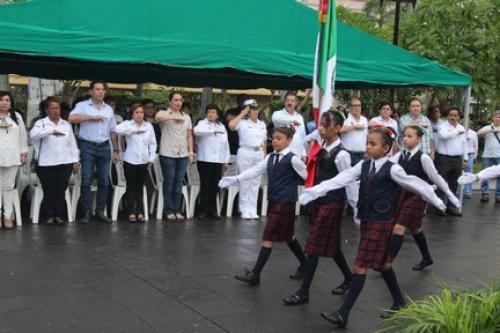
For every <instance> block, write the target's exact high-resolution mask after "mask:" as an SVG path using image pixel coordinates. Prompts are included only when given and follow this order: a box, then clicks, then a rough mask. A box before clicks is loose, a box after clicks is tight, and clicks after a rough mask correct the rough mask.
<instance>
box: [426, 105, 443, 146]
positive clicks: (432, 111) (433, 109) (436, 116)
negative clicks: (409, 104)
mask: <svg viewBox="0 0 500 333" xmlns="http://www.w3.org/2000/svg"><path fill="white" fill-rule="evenodd" d="M427 119H429V122H430V127H431V128H432V140H433V141H434V146H436V145H437V141H438V140H439V137H438V135H437V132H438V128H439V125H441V123H442V122H443V121H444V120H442V119H441V110H440V109H439V106H437V105H431V106H429V107H428V108H427ZM427 130H429V129H427Z"/></svg>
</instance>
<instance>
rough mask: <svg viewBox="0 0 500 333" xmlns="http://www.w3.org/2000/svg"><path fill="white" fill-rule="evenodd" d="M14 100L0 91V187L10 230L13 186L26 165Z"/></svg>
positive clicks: (25, 140) (23, 136) (24, 139)
mask: <svg viewBox="0 0 500 333" xmlns="http://www.w3.org/2000/svg"><path fill="white" fill-rule="evenodd" d="M13 106H14V99H13V98H12V95H11V94H10V93H9V92H8V91H0V183H1V184H0V186H1V191H2V195H1V197H2V201H3V202H2V203H1V204H3V212H4V215H3V217H4V219H3V224H4V226H5V227H6V228H7V229H11V228H12V227H13V226H14V225H13V223H12V204H13V198H14V195H15V194H14V186H15V182H16V175H17V171H18V170H19V166H21V165H22V164H25V163H26V156H27V154H28V137H27V136H26V127H25V126H24V122H23V118H22V117H21V115H20V114H19V113H17V112H15V111H14V109H13Z"/></svg>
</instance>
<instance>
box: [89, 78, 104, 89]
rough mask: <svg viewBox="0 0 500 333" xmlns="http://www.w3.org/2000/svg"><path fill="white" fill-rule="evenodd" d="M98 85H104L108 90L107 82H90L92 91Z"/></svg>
mask: <svg viewBox="0 0 500 333" xmlns="http://www.w3.org/2000/svg"><path fill="white" fill-rule="evenodd" d="M96 84H102V85H103V86H104V88H106V82H104V81H102V80H95V81H92V82H90V90H92V89H94V86H95V85H96Z"/></svg>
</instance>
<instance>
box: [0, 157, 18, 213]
mask: <svg viewBox="0 0 500 333" xmlns="http://www.w3.org/2000/svg"><path fill="white" fill-rule="evenodd" d="M17 170H19V166H13V167H0V184H1V187H2V195H1V197H2V204H3V214H4V217H5V218H6V219H11V218H12V210H13V209H12V208H13V202H14V195H17V193H15V191H14V186H15V184H16V176H17Z"/></svg>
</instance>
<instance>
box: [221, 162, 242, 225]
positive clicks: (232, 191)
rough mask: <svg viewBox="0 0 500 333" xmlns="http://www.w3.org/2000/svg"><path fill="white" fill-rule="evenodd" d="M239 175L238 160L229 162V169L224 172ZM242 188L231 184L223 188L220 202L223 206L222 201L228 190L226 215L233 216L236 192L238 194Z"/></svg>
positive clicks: (226, 174)
mask: <svg viewBox="0 0 500 333" xmlns="http://www.w3.org/2000/svg"><path fill="white" fill-rule="evenodd" d="M237 175H238V164H237V163H236V162H234V163H231V164H229V167H228V169H227V171H226V172H225V173H224V175H223V176H224V177H225V176H237ZM239 190H240V188H239V186H238V185H237V184H236V185H231V186H229V187H227V188H226V189H223V190H221V191H220V192H219V193H220V194H219V198H220V200H219V202H220V204H219V205H220V206H222V202H224V199H225V195H226V192H227V205H226V216H227V217H231V216H232V215H233V204H234V198H235V197H236V194H238V192H239Z"/></svg>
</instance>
